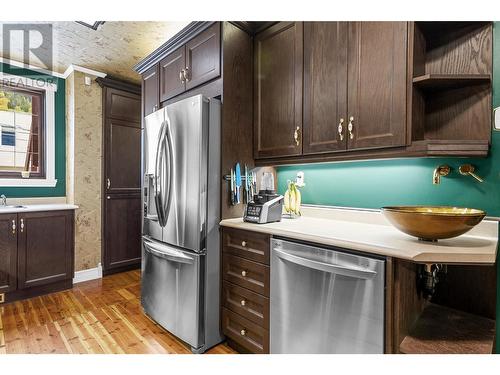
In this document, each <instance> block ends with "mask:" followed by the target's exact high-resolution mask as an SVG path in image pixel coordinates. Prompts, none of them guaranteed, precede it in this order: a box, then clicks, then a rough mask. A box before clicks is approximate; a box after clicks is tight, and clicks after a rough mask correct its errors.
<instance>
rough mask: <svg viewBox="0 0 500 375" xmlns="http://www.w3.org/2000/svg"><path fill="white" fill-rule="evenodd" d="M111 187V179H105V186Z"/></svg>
mask: <svg viewBox="0 0 500 375" xmlns="http://www.w3.org/2000/svg"><path fill="white" fill-rule="evenodd" d="M110 187H111V180H110V179H109V178H107V179H106V188H107V189H109V188H110Z"/></svg>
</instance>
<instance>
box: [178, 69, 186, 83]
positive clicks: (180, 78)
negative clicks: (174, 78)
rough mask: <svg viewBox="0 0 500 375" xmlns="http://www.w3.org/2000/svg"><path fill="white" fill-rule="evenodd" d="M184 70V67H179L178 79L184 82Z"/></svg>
mask: <svg viewBox="0 0 500 375" xmlns="http://www.w3.org/2000/svg"><path fill="white" fill-rule="evenodd" d="M185 74H186V71H185V70H184V69H181V71H180V72H179V80H180V81H181V83H184V82H185V80H186V78H185V77H186V76H185Z"/></svg>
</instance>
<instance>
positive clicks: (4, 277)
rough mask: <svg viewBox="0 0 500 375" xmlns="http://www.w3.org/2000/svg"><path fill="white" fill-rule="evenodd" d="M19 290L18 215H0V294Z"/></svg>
mask: <svg viewBox="0 0 500 375" xmlns="http://www.w3.org/2000/svg"><path fill="white" fill-rule="evenodd" d="M16 288H17V215H16V214H3V215H0V293H5V292H10V291H11V290H15V289H16Z"/></svg>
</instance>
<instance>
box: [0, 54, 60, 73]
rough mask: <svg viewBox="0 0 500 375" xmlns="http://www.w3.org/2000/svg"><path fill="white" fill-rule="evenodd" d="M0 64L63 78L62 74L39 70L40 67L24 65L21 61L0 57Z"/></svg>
mask: <svg viewBox="0 0 500 375" xmlns="http://www.w3.org/2000/svg"><path fill="white" fill-rule="evenodd" d="M0 62H2V63H5V64H9V65H11V66H15V67H17V68H24V69H29V70H34V71H36V72H40V73H43V74H48V75H51V76H53V77H57V78H65V77H64V74H61V73H58V72H54V71H51V70H48V69H43V68H40V67H38V66H35V65H30V64H25V63H23V62H21V61H17V60H11V59H7V58H5V57H0Z"/></svg>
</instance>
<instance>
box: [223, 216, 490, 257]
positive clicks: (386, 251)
mask: <svg viewBox="0 0 500 375" xmlns="http://www.w3.org/2000/svg"><path fill="white" fill-rule="evenodd" d="M229 220H232V219H229ZM220 226H221V227H228V228H234V229H240V230H247V231H253V232H258V233H265V234H269V235H273V236H281V237H287V238H290V239H295V240H300V241H306V242H312V243H317V244H320V245H327V246H336V247H341V248H345V249H348V250H354V251H360V252H364V253H368V254H374V255H379V256H388V257H393V258H398V259H402V260H407V261H411V262H414V263H445V264H474V265H494V264H495V262H496V255H497V254H496V253H497V252H496V251H495V253H494V254H492V253H490V252H483V253H475V254H463V253H456V254H454V257H456V259H457V260H456V261H453V262H451V261H450V260H449V259H443V258H441V257H440V256H439V254H433V253H429V252H426V251H419V252H414V254H413V255H412V256H407V255H406V254H401V253H400V252H398V251H397V250H395V249H393V248H390V247H381V246H380V245H373V244H366V243H360V242H353V241H348V240H342V239H338V238H325V237H322V236H317V235H314V234H313V235H311V234H307V233H298V232H294V231H287V230H286V229H282V228H279V229H276V228H269V227H265V226H262V225H258V224H255V227H251V228H249V227H248V225H246V224H243V225H242V223H240V222H237V223H233V222H228V221H225V220H222V221H221V222H220ZM447 256H449V255H447Z"/></svg>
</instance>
